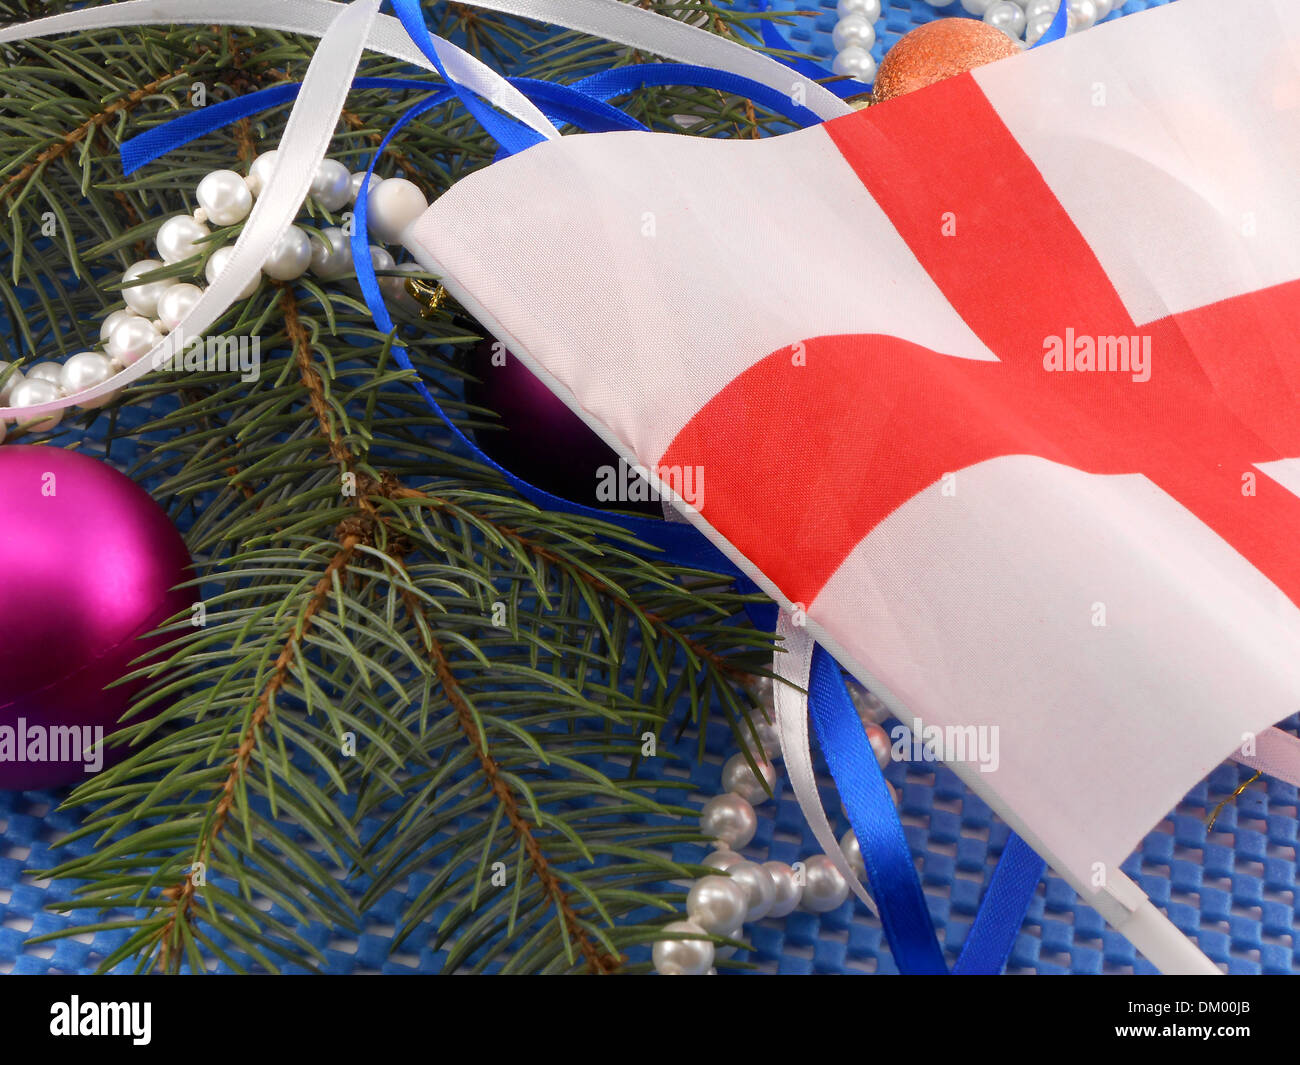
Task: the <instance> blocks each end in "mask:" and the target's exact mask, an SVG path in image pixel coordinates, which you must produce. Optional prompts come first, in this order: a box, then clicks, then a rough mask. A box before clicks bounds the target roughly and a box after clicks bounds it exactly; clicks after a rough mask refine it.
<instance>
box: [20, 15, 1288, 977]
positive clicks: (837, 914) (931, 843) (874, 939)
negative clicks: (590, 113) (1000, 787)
mask: <svg viewBox="0 0 1300 1065" xmlns="http://www.w3.org/2000/svg"><path fill="white" fill-rule="evenodd" d="M1163 2H1166V0H1129V2H1128V3H1126V4H1124V5H1122V9H1121V8H1117V11H1118V10H1122V11H1123V12H1124V13H1131V12H1133V11H1138V10H1141V9H1143V8H1145V7H1152V6H1156V5H1157V4H1158V3H1163ZM737 6H739V7H748V8H750V9H752V8H753V7H754V6H755V5H754V3H753V2H752V0H740V2H739V3H738V4H737ZM772 6H773V7H775V8H776V9H777V10H787V11H789V10H795V9H798V10H803V11H808V10H813V9H815V10H816V11H817V12H818V13H817V14H816V15H811V16H801V17H799V18H797V19H796V20H795V22H794V24H793V25H791V26H787V27H786V28H785V29H784V30H783V32H784V33H785V34H786V36H787V37H788V38H789V39H790V40H791V41H792V42H793V43H794V45H795V46H796V47H798V48H799V49H801V50H805V51H808V52H810V53H812V54H814V55H816V56H819V57H821V58H822V59H823V60H824V61H826V62H827V63H829V60H830V58H831V56H832V54H833V49H832V47H831V43H830V31H831V29H832V28H833V26H834V24H835V21H836V15H835V3H834V0H804V2H802V3H799V2H792V0H777V2H776V3H774V4H773V5H772ZM885 9H886V10H885V16H884V18H883V19H882V20H881V22H880V23H878V25H877V31H878V34H879V40H878V41H877V43H876V46H875V54H876V57H877V59H879V58H880V57H881V56H882V55H883V53H884V51H885V50H886V49H887V48H888V47H889V46H890V45H892V44H893V42H894V41H895V40H897V38H898V37H899V36H900V35H901V34H903V33H905V32H907V30H909V29H911V28H912V27H914V26H916V25H919V24H921V23H923V22H926V21H929V20H931V19H933V18H935V17H944V16H951V15H962V14H963V12H962V10H961V7H960V5H959V4H958V3H957V2H955V0H954V2H952V3H950V4H948V5H946V6H944V7H942V8H939V9H937V10H936V9H935V8H934V7H933V6H932V5H931V4H929V3H925V2H922V0H910V2H902V0H889V2H887V3H886V4H885ZM1111 17H1112V18H1114V17H1117V16H1116V15H1112V16H1111ZM122 417H123V419H125V420H126V421H127V422H128V423H130V422H131V421H135V422H137V423H138V422H139V421H142V420H143V417H142V414H141V412H139V411H131V410H130V409H128V410H126V411H124V412H123V414H122ZM82 446H83V448H84V449H85V450H90V451H93V450H95V449H96V447H98V448H99V449H100V450H99V453H100V454H101V455H102V454H103V452H102V445H97V444H96V443H95V442H94V441H84V440H83V441H82ZM134 457H135V456H134V455H133V454H132V453H131V446H130V444H129V443H128V444H124V443H122V442H120V441H119V442H118V443H116V444H115V445H114V451H113V454H112V455H111V456H110V458H111V460H112V461H113V462H114V463H115V464H116V465H118V466H119V467H125V466H128V465H129V464H130V463H131V462H132V460H133V459H134ZM1287 727H1288V728H1290V729H1291V730H1292V731H1297V730H1298V729H1300V719H1292V720H1291V721H1290V722H1288V723H1287ZM695 744H696V739H695V737H694V736H693V735H692V734H690V733H688V734H686V735H684V736H683V737H682V739H681V740H680V742H679V743H678V744H677V746H676V748H675V753H676V754H678V755H680V757H681V759H682V761H681V762H680V763H676V767H674V763H670V762H668V761H667V760H666V759H653V760H651V762H650V765H649V766H648V768H647V770H646V772H647V774H649V775H652V776H653V775H655V774H659V775H660V776H661V777H662V778H670V777H671V778H678V779H680V777H681V776H683V775H685V772H686V771H685V770H684V769H682V768H681V766H690V765H693V764H694V760H695V751H696V746H695ZM706 751H707V755H706V758H705V760H704V761H703V762H702V763H700V764H698V765H697V766H696V768H695V769H694V771H693V772H692V773H691V774H690V778H691V780H692V782H693V783H694V784H695V785H696V786H697V787H698V789H699V791H698V794H697V795H696V796H695V799H696V801H697V802H699V803H702V802H703V801H704V800H706V799H707V798H709V797H711V796H712V795H714V794H716V793H717V792H718V791H719V790H720V777H721V769H722V764H723V762H724V761H725V760H726V758H727V757H729V756H730V755H731V754H732V753H733V747H732V740H731V736H730V733H729V731H728V730H727V729H726V727H725V726H723V725H721V724H718V725H716V726H714V727H712V728H711V730H710V731H709V733H708V735H707V736H706ZM1154 756H1157V755H1155V754H1153V757H1154ZM601 768H602V769H604V770H605V771H606V772H608V773H610V774H611V775H618V774H621V773H623V772H625V767H623V766H619V765H614V764H610V765H605V766H602V767H601ZM819 768H821V771H822V777H821V781H822V786H823V789H822V790H823V799H824V801H825V805H826V808H827V810H828V811H833V812H834V811H838V809H839V804H838V801H837V800H836V797H835V793H834V789H833V787H832V786H831V784H830V781H829V778H828V777H827V776H826V775H825V773H824V767H819ZM887 775H888V777H889V778H890V780H891V781H892V782H893V783H894V785H895V787H897V788H898V789H899V791H900V793H901V795H902V813H903V821H904V825H905V828H906V832H907V837H908V841H909V843H910V844H911V847H912V852H913V854H914V856H915V857H916V858H917V860H918V864H919V867H920V869H921V874H922V881H923V884H924V887H925V891H926V896H927V899H928V901H929V904H930V910H931V913H932V914H933V916H934V919H935V921H936V923H937V924H938V926H939V929H940V938H941V941H942V942H943V943H944V946H945V950H946V952H947V954H948V957H949V960H952V959H953V958H954V957H955V956H956V954H957V952H958V951H959V949H960V947H961V944H962V942H963V940H964V938H965V935H966V932H967V930H968V929H969V926H970V923H971V920H972V918H973V917H974V914H975V910H976V908H977V906H978V903H979V900H980V898H981V896H982V894H983V891H984V888H985V886H986V884H987V881H988V878H989V876H990V874H991V872H992V869H993V865H994V863H995V861H996V859H997V856H998V854H1000V852H1001V849H1002V846H1003V844H1004V842H1005V840H1006V837H1007V828H1006V826H1005V825H1003V824H1002V823H1001V822H999V821H998V820H997V819H996V818H995V817H993V815H992V813H991V812H990V810H989V809H988V807H987V806H986V805H985V804H984V803H983V802H982V801H981V800H980V799H978V798H976V797H975V796H973V795H971V794H970V793H969V792H968V791H967V790H966V789H965V787H964V786H963V785H962V784H961V782H960V781H958V780H957V778H956V777H955V776H954V775H953V774H952V773H951V772H949V771H948V770H947V769H944V768H943V767H936V766H932V765H924V764H911V765H905V764H893V765H891V766H890V767H889V769H888V770H887ZM1248 777H1249V772H1248V771H1247V770H1245V769H1243V768H1241V767H1238V766H1235V765H1231V764H1229V765H1224V766H1221V767H1220V768H1219V769H1217V770H1215V772H1214V773H1212V774H1211V775H1210V777H1209V779H1208V780H1206V781H1204V782H1202V783H1201V784H1199V785H1198V786H1197V787H1196V788H1194V789H1193V790H1192V791H1191V792H1190V793H1189V794H1188V795H1187V797H1186V798H1185V799H1184V800H1183V802H1182V803H1180V804H1179V806H1178V807H1177V808H1176V809H1175V810H1173V811H1172V812H1171V813H1170V814H1169V815H1168V816H1167V817H1166V818H1165V819H1164V820H1163V821H1162V822H1161V823H1160V824H1159V825H1157V826H1156V827H1155V828H1154V829H1153V830H1152V832H1151V833H1150V834H1149V835H1148V836H1147V837H1146V839H1145V840H1144V841H1143V842H1142V845H1141V846H1140V847H1139V849H1138V850H1137V852H1136V853H1134V854H1133V855H1132V856H1131V857H1130V858H1129V860H1128V861H1127V862H1126V863H1125V865H1124V869H1125V872H1127V873H1128V874H1129V875H1130V876H1132V877H1133V878H1134V879H1135V880H1136V881H1137V882H1138V883H1139V884H1140V885H1141V886H1142V888H1143V890H1145V891H1146V892H1147V893H1148V894H1149V895H1150V896H1151V898H1152V899H1154V900H1155V902H1156V903H1157V904H1158V905H1160V906H1161V907H1163V908H1164V909H1165V910H1166V912H1167V913H1168V914H1169V916H1170V918H1171V919H1172V920H1173V922H1174V923H1175V924H1176V925H1177V926H1178V927H1179V928H1180V929H1181V930H1182V931H1184V932H1185V933H1187V934H1189V935H1191V936H1193V937H1194V938H1195V939H1196V941H1197V942H1198V943H1199V945H1200V947H1201V949H1202V950H1204V951H1205V952H1206V953H1207V954H1208V955H1209V956H1210V957H1211V958H1212V959H1214V960H1215V961H1216V962H1220V963H1222V964H1224V965H1226V966H1227V968H1228V970H1229V971H1230V972H1233V973H1287V972H1294V971H1300V937H1298V936H1297V933H1296V930H1297V928H1300V892H1298V891H1297V884H1296V879H1297V816H1298V815H1300V809H1298V808H1297V789H1296V788H1295V787H1293V786H1290V785H1286V784H1281V783H1278V782H1276V781H1271V780H1267V779H1261V780H1258V781H1256V782H1255V783H1254V784H1252V785H1251V786H1250V787H1249V788H1248V789H1247V790H1246V791H1245V792H1244V793H1243V794H1242V795H1241V796H1240V798H1239V799H1238V800H1237V801H1236V802H1235V803H1232V804H1229V805H1228V806H1226V807H1225V808H1224V810H1223V812H1222V813H1221V814H1220V815H1219V818H1218V821H1217V822H1216V824H1215V826H1214V829H1213V830H1212V831H1210V832H1207V831H1206V828H1205V821H1206V819H1207V816H1208V814H1209V813H1210V811H1212V810H1213V809H1214V807H1215V806H1216V805H1217V804H1218V803H1219V802H1220V801H1221V800H1223V799H1225V798H1227V797H1228V796H1229V795H1230V794H1231V793H1232V791H1233V790H1234V789H1235V788H1236V787H1237V786H1238V784H1239V783H1240V782H1242V781H1244V780H1246V779H1247V778H1248ZM61 798H62V794H61V793H43V792H27V793H5V792H0V972H15V973H46V972H50V973H79V972H86V971H89V970H91V969H93V968H94V967H95V965H96V964H97V963H98V961H99V960H100V959H102V958H104V957H106V956H107V955H108V954H110V953H111V952H112V951H113V949H114V948H115V947H117V946H118V945H119V944H120V943H121V942H122V940H123V938H124V936H125V933H108V932H97V933H93V934H92V933H85V934H82V935H79V936H76V937H75V938H72V939H67V940H63V941H60V942H58V943H55V944H45V945H40V946H35V947H27V946H25V941H26V940H27V939H28V938H30V937H32V936H36V935H41V934H43V933H46V932H50V931H54V930H56V929H60V928H66V927H68V926H69V925H70V924H71V925H82V924H90V923H92V922H94V921H96V920H99V919H100V917H99V915H95V914H79V915H77V916H74V917H72V918H66V917H63V916H60V915H57V914H51V913H48V912H46V907H47V905H48V904H50V903H52V902H58V901H60V900H66V899H69V898H71V896H72V891H73V889H72V885H70V884H67V883H60V884H54V885H50V884H44V883H41V882H37V881H35V880H33V879H32V878H31V876H30V871H31V870H34V869H41V868H48V867H50V866H52V865H55V864H57V863H58V862H60V861H62V860H65V859H67V858H68V857H71V856H73V855H78V854H84V853H87V851H88V850H89V847H90V846H91V844H90V843H89V842H88V841H85V842H82V843H80V844H78V845H77V846H75V847H71V848H67V849H66V850H55V849H54V848H53V845H54V843H55V842H57V841H58V840H59V839H60V838H61V837H63V836H65V835H66V834H67V833H69V832H70V831H71V830H72V829H74V828H75V827H76V819H75V817H74V815H72V814H70V813H67V812H60V811H58V810H56V809H55V807H56V806H57V804H58V803H59V801H60V800H61ZM759 813H760V827H759V831H758V834H757V836H756V838H755V840H754V842H753V843H752V844H751V845H750V846H749V847H748V848H746V852H747V853H748V854H749V855H751V856H753V857H756V858H760V859H764V860H765V859H767V858H774V859H779V860H782V861H794V860H796V859H798V858H803V857H807V856H808V855H810V854H813V853H816V851H817V845H816V843H815V841H814V840H813V838H812V836H811V834H810V833H809V832H808V831H807V829H806V827H805V825H804V823H803V817H802V815H801V814H800V812H799V809H798V806H797V804H796V803H795V801H794V799H793V797H792V796H791V795H790V793H789V789H788V787H787V785H786V782H785V781H784V778H783V779H782V780H781V781H780V782H779V784H778V788H777V795H776V799H775V801H774V802H768V803H765V804H764V805H762V806H761V807H760V808H759ZM833 821H835V822H836V827H837V830H838V831H840V832H842V831H844V830H845V829H846V828H847V827H848V826H847V823H846V822H845V821H844V818H843V817H842V816H839V815H837V816H836V817H833ZM375 827H376V826H375V825H374V824H368V825H365V826H363V831H368V830H373V829H374V828H375ZM703 854H704V850H703V848H701V847H681V848H677V849H676V850H675V851H674V857H676V858H678V859H681V860H696V861H698V860H699V859H700V858H702V857H703ZM425 883H427V878H421V877H412V878H411V879H410V881H409V882H408V883H406V884H404V885H403V886H402V888H401V890H396V891H393V892H390V893H389V894H388V895H387V896H385V897H384V898H383V899H382V900H381V901H380V902H379V903H378V904H376V905H375V906H373V907H372V908H371V909H370V910H369V911H368V912H367V913H366V914H365V918H364V927H363V928H362V929H361V931H360V932H359V933H358V934H341V933H340V932H339V931H338V930H336V929H330V928H326V927H323V926H315V927H312V928H309V929H306V930H304V932H303V934H304V935H305V936H306V938H307V939H308V940H310V941H311V942H312V943H314V944H315V945H316V946H317V947H318V948H319V949H320V950H321V951H322V952H323V953H324V955H325V958H326V962H327V969H328V970H329V971H331V972H336V973H352V972H391V973H402V972H427V971H435V970H437V969H438V968H439V967H440V965H441V961H442V957H441V955H440V954H438V953H437V952H434V951H433V950H432V949H430V948H429V946H428V945H427V944H426V943H425V942H423V941H421V940H419V939H418V938H413V939H412V940H410V941H408V943H407V944H406V945H405V946H404V947H403V949H402V951H400V952H398V953H396V954H390V951H389V945H390V943H391V940H392V936H393V932H394V930H395V928H396V927H397V925H398V924H399V923H400V914H401V912H402V910H403V908H404V907H405V905H406V904H407V902H408V901H409V900H410V899H412V898H414V897H415V896H416V895H418V893H419V892H420V890H421V889H422V888H423V886H424V885H425ZM747 933H748V935H749V936H750V939H751V942H752V943H753V945H754V948H755V949H754V951H753V952H751V953H750V954H743V953H742V954H739V955H737V957H736V960H737V961H747V962H750V963H752V964H753V965H754V966H755V967H756V968H757V970H758V971H760V972H780V973H810V972H819V973H849V972H864V973H871V972H879V973H893V972H896V971H897V970H896V968H895V966H894V963H893V959H892V958H891V957H890V955H889V950H888V946H887V945H886V943H885V941H884V936H883V932H882V930H881V928H880V924H879V922H878V921H877V920H876V919H875V918H873V917H871V915H870V914H868V913H867V912H866V911H865V910H864V909H863V908H862V907H861V906H859V905H857V904H856V903H852V902H849V903H846V904H845V905H844V906H842V907H840V909H838V910H836V911H834V912H832V913H829V914H823V915H820V916H818V915H814V914H807V913H801V912H800V913H795V914H792V915H791V916H790V917H788V918H785V919H783V920H780V921H775V920H769V921H764V922H762V923H760V924H757V925H752V926H748V928H747ZM214 968H219V967H215V966H214ZM1008 971H1010V972H1039V973H1065V972H1076V973H1100V972H1114V973H1122V972H1138V973H1146V972H1151V971H1152V968H1151V966H1150V965H1149V964H1148V963H1147V962H1146V961H1145V960H1144V959H1142V958H1140V957H1138V956H1137V955H1136V952H1135V951H1134V950H1133V948H1132V947H1131V946H1130V945H1129V943H1128V942H1127V941H1126V940H1125V939H1124V938H1123V937H1121V936H1119V935H1117V934H1116V933H1114V932H1113V931H1110V930H1109V929H1108V928H1107V927H1106V926H1105V925H1104V923H1103V922H1102V920H1101V918H1100V917H1099V916H1098V915H1097V913H1096V912H1095V911H1094V910H1093V909H1092V908H1091V907H1089V906H1087V905H1086V904H1084V903H1083V902H1081V901H1080V899H1079V898H1078V896H1077V895H1076V894H1075V893H1074V891H1073V890H1072V889H1071V888H1070V887H1069V886H1068V885H1067V884H1066V883H1065V882H1064V881H1062V880H1060V879H1059V878H1057V877H1055V876H1051V875H1049V876H1047V877H1046V878H1044V880H1043V882H1042V883H1041V884H1040V885H1039V888H1038V892H1037V894H1036V897H1035V899H1034V902H1033V905H1032V906H1031V908H1030V911H1029V915H1028V918H1027V920H1026V922H1025V926H1024V929H1023V930H1022V933H1021V935H1020V937H1019V939H1018V941H1017V943H1016V947H1015V949H1014V951H1013V953H1012V956H1011V961H1010V964H1009V966H1008Z"/></svg>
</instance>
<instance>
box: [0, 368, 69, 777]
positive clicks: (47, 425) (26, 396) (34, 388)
mask: <svg viewBox="0 0 1300 1065" xmlns="http://www.w3.org/2000/svg"><path fill="white" fill-rule="evenodd" d="M62 396H63V393H62V392H60V391H59V386H58V385H56V384H54V383H53V382H52V381H45V380H42V379H41V378H39V377H27V378H24V379H23V380H21V381H19V382H18V384H16V385H14V387H13V391H11V392H10V393H9V406H11V407H20V408H21V407H34V406H36V405H37V404H38V403H53V402H54V401H55V400H56V399H61V398H62ZM61 421H63V411H61V410H56V411H53V412H52V413H50V414H46V415H44V416H42V417H40V418H36V417H32V418H23V417H22V415H21V414H19V416H18V419H17V422H18V424H19V425H21V426H22V427H23V428H25V429H30V430H31V431H32V432H34V433H48V432H49V431H50V430H52V429H53V428H55V426H57V425H58V424H59V422H61ZM5 450H6V451H8V450H9V449H8V448H6V449H5ZM0 454H2V452H0ZM15 563H16V560H15ZM20 601H21V600H17V599H15V600H14V602H20ZM0 675H3V674H0ZM0 772H3V770H0Z"/></svg>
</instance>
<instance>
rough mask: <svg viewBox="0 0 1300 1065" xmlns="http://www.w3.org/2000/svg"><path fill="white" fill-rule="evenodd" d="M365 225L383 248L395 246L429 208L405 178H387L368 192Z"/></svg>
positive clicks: (416, 189)
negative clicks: (403, 232) (381, 243)
mask: <svg viewBox="0 0 1300 1065" xmlns="http://www.w3.org/2000/svg"><path fill="white" fill-rule="evenodd" d="M366 202H367V204H368V205H369V210H368V212H367V214H366V219H367V224H368V225H369V226H370V230H371V232H372V233H374V235H375V236H376V237H378V238H379V239H380V240H382V241H383V242H384V243H385V244H396V243H398V242H399V241H400V240H401V237H402V231H403V230H405V229H406V227H407V226H409V225H410V224H411V223H412V222H414V221H415V220H416V219H417V218H419V217H420V215H422V214H424V212H425V211H426V210H428V208H429V204H428V202H427V201H426V200H425V198H424V193H422V192H421V191H420V190H419V188H417V187H416V186H415V185H414V184H412V183H411V182H409V181H407V180H406V179H405V178H388V179H387V180H386V181H381V182H380V183H379V186H378V187H377V188H372V189H371V190H370V198H369V199H368V200H367V201H366Z"/></svg>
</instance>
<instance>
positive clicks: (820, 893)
mask: <svg viewBox="0 0 1300 1065" xmlns="http://www.w3.org/2000/svg"><path fill="white" fill-rule="evenodd" d="M848 897H849V885H848V881H846V880H845V879H844V877H843V876H842V875H840V871H839V870H838V869H836V868H835V864H834V863H833V862H832V861H831V860H830V858H828V857H827V856H826V855H824V854H814V855H813V856H812V857H811V858H809V859H808V860H807V861H806V862H804V863H803V898H802V899H800V901H799V905H801V906H802V907H803V908H804V909H805V910H808V911H810V912H812V913H830V911H831V910H837V909H839V908H840V907H841V906H843V905H844V900H845V899H847V898H848Z"/></svg>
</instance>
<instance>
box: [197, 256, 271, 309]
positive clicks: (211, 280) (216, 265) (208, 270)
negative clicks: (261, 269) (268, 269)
mask: <svg viewBox="0 0 1300 1065" xmlns="http://www.w3.org/2000/svg"><path fill="white" fill-rule="evenodd" d="M234 254H235V248H234V245H233V244H232V245H230V246H228V247H225V248H218V249H217V250H216V251H214V252H213V253H212V255H211V256H210V257H209V258H208V262H207V265H206V266H205V267H204V268H203V276H204V277H205V278H207V281H208V284H209V285H212V284H215V283H216V280H217V278H218V277H220V276H221V271H223V270H224V269H225V268H226V263H228V262H230V257H231V256H232V255H234ZM261 280H262V275H261V273H256V274H253V276H252V277H250V278H249V279H248V281H247V282H246V283H245V284H244V287H243V288H241V289H240V290H239V293H238V297H237V298H239V299H241V300H246V299H248V297H249V296H251V295H252V294H253V293H254V292H256V291H257V286H258V284H259V283H260V282H261Z"/></svg>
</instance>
